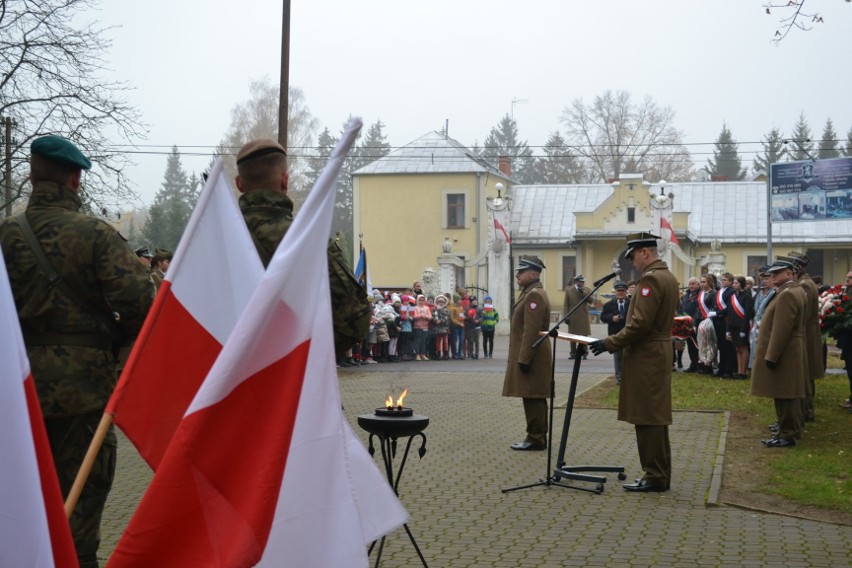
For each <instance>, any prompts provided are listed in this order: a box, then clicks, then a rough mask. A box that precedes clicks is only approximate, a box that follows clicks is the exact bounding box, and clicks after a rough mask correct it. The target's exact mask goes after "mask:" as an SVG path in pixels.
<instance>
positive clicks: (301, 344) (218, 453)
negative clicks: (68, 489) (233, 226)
mask: <svg viewBox="0 0 852 568" xmlns="http://www.w3.org/2000/svg"><path fill="white" fill-rule="evenodd" d="M360 128H361V121H360V120H357V119H356V120H354V121H353V122H352V123H351V124H350V126H349V127H348V128H347V130H346V132H345V133H344V135H343V136H342V137H341V141H340V142H339V143H338V146H337V147H336V148H335V150H334V152H332V155H331V157H330V159H329V163H328V165H327V166H326V168H325V170H324V171H323V173H322V175H321V176H320V178H319V180H318V181H317V183H316V185H315V186H314V189H313V190H312V191H311V193H310V196H309V197H308V200H307V201H306V202H305V204H304V205H303V207H302V209H301V211H300V213H299V215H298V216H297V217H296V220H295V221H294V223H293V225H292V226H291V228H290V230H289V231H288V232H287V234H286V236H285V237H284V240H283V241H282V242H281V244H280V246H279V247H278V250H277V251H276V253H275V255H274V256H273V258H272V260H271V262H270V264H269V266H268V268H267V270H266V273H265V274H264V275H263V278H262V279H261V281H260V283H259V285H258V287H257V290H256V291H255V293H254V294H253V295H252V296H251V298H250V300H249V302H248V305H247V306H246V308H245V310H244V311H243V313H242V315H241V316H240V317H239V319H238V321H237V323H236V326H235V327H234V329H233V333H231V334H230V337H229V339H228V340H227V342H226V343H225V345H224V347H223V348H222V352H221V354H220V355H219V357H218V358H217V360H216V362H215V364H214V365H213V368H212V369H211V370H210V373H209V375H208V376H207V378H206V379H205V380H204V383H203V384H202V386H201V388H200V389H199V391H198V394H197V395H196V396H195V398H194V399H193V401H192V403H191V404H190V406H189V408H188V409H187V410H186V413H185V415H184V417H183V419H182V420H181V423H180V424H179V425H178V428H177V430H176V432H175V434H174V436H173V439H172V442H171V443H170V444H169V445H168V447H167V449H166V452H165V454H164V455H163V458H162V460H161V462H160V464H159V467H158V468H157V471H156V473H155V475H154V479H153V481H152V483H151V486H150V487H149V488H148V491H147V492H146V494H145V496H144V497H143V499H142V503H141V504H140V506H139V509H138V510H137V512H136V514H135V515H134V517H133V518H132V519H131V521H130V525H129V526H128V528H127V530H126V531H125V533H124V535H123V536H122V538H121V540H120V541H119V543H118V547H117V548H116V550H115V552H114V553H113V555H112V558H111V559H110V563H109V565H108V566H109V567H112V568H116V567H118V568H121V567H128V566H140V567H142V566H144V567H148V566H158V567H170V566H175V567H177V566H181V567H183V566H229V567H230V566H256V565H257V566H281V565H288V566H311V567H320V568H322V567H331V566H362V567H366V566H367V565H368V559H367V544H368V543H370V542H371V541H373V540H375V539H376V538H377V537H379V536H381V535H382V534H386V533H387V532H389V531H391V530H393V529H394V528H396V527H398V526H400V525H401V524H402V523H403V522H404V521H405V519H406V513H405V510H404V509H403V508H402V506H401V504H400V503H399V501H398V500H397V498H396V496H395V495H394V493H393V490H392V489H391V487H390V484H389V483H388V482H387V480H386V479H385V478H384V477H383V475H382V474H381V472H380V471H379V469H378V467H377V466H376V465H375V462H373V461H372V458H370V456H369V455H368V454H367V451H366V449H364V447H363V445H362V444H360V443H355V442H354V441H353V437H354V433H352V432H351V430H350V429H349V427H348V423H347V422H346V420H345V418H344V416H343V412H342V410H341V399H340V392H339V389H338V383H337V371H336V365H335V361H334V340H333V334H332V325H331V306H330V302H329V301H328V297H329V285H328V264H327V260H326V242H327V240H328V235H329V232H330V229H331V219H332V213H333V209H334V199H335V187H336V182H337V177H338V175H339V173H340V169H341V167H342V164H343V160H344V159H345V158H346V155H347V152H348V150H349V148H350V147H351V146H352V144H353V142H354V140H355V137H356V136H357V134H358V132H359V131H360ZM365 463H369V464H370V466H371V467H369V468H366V467H363V466H362V465H359V464H365ZM363 500H370V502H369V503H363V502H362V501H363Z"/></svg>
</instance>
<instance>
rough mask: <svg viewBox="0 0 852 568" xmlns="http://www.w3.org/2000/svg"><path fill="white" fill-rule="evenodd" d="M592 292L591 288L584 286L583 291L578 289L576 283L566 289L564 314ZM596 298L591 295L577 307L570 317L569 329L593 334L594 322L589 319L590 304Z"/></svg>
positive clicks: (576, 332)
mask: <svg viewBox="0 0 852 568" xmlns="http://www.w3.org/2000/svg"><path fill="white" fill-rule="evenodd" d="M589 292H591V290H590V289H589V288H586V287H584V288H583V290H582V291H580V290H577V286H576V285H573V284H572V285H571V286H569V287H568V288H566V289H565V299H564V300H563V302H562V315H563V316H564V315H565V314H567V313H568V310H570V309H571V308H573V307H574V306H576V305H577V304H579V303H580V300H582V299H583V296H585V295H586V294H588V293H589ZM594 301H595V300H594V298H592V297H591V296H589V299H588V300H586V301H585V302H584V303H583V305H582V306H580V307H579V308H577V309H576V310H575V311H574V313H573V314H571V317H570V318H568V331H569V332H571V333H573V334H576V335H591V333H592V324H591V321H590V320H589V305H590V304H593V303H594Z"/></svg>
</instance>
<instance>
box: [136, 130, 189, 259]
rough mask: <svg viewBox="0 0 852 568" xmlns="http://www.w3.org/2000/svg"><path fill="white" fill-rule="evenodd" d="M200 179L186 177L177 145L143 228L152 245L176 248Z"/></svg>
mask: <svg viewBox="0 0 852 568" xmlns="http://www.w3.org/2000/svg"><path fill="white" fill-rule="evenodd" d="M198 191H199V179H198V177H197V176H196V175H195V174H193V176H192V178H187V175H186V171H184V169H183V164H182V163H181V159H180V152H178V149H177V146H174V147H172V152H171V154H169V157H168V158H167V160H166V173H165V175H164V176H163V183H162V185H161V186H160V189H159V190H158V191H157V195H156V196H154V203H153V204H152V205H151V207H150V209H149V210H148V222H147V223H145V228H144V229H143V230H142V232H143V234H144V235H145V240H146V241H147V242H148V244H149V246H151V247H154V248H164V249H168V250H171V251H174V250H175V247H177V244H178V241H180V237H181V235H182V234H183V230H184V228H185V227H186V223H187V221H188V220H189V215H190V213H192V208H193V207H194V206H195V202H196V201H197V199H198Z"/></svg>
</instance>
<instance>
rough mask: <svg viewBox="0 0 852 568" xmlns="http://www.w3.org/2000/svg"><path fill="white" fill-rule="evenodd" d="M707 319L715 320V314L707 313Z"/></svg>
mask: <svg viewBox="0 0 852 568" xmlns="http://www.w3.org/2000/svg"><path fill="white" fill-rule="evenodd" d="M707 317H708V318H715V317H716V312H707Z"/></svg>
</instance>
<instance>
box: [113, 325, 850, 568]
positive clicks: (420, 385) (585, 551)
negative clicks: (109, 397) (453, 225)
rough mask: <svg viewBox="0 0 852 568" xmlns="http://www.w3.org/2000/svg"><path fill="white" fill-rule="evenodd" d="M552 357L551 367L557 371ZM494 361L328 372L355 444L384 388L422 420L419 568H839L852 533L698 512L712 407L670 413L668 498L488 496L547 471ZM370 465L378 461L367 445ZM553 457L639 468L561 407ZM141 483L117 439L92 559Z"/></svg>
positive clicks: (612, 441)
mask: <svg viewBox="0 0 852 568" xmlns="http://www.w3.org/2000/svg"><path fill="white" fill-rule="evenodd" d="M501 356H502V358H501ZM558 361H559V360H558ZM563 362H564V363H565V364H564V365H560V366H559V367H558V368H560V369H562V368H570V367H568V364H569V362H567V361H563ZM584 365H586V363H585V362H584ZM609 365H611V362H606V358H605V357H602V358H600V359H599V360H598V361H597V362H592V360H591V359H590V363H589V365H588V367H589V368H590V369H589V370H590V371H591V372H588V373H582V374H581V375H580V381H579V391H580V392H582V391H583V390H585V389H587V388H589V387H591V386H593V385H594V384H597V383H598V382H600V381H601V380H603V379H605V378H606V377H607V375H608V374H610V373H608V372H607V370H608V369H609ZM504 366H505V344H504V341H501V340H499V339H498V345H497V346H496V349H495V358H494V359H491V360H485V361H483V360H481V359H480V360H479V361H461V362H436V361H430V362H422V363H417V362H412V363H398V364H379V365H371V366H369V367H361V368H354V370H353V369H342V370H341V371H340V386H341V393H342V397H343V402H344V406H345V412H346V415H347V417H348V418H349V420H350V423H351V424H352V426H353V428H354V430H355V431H356V433H358V434H359V435H360V436H361V437H362V439H363V440H364V443H365V445H366V444H367V434H366V433H365V432H363V431H362V430H361V429H360V428H358V426H357V416H358V415H359V414H365V413H370V412H372V409H374V408H375V407H376V406H380V405H381V403H382V401H383V400H384V398H385V397H386V396H387V394H388V392H389V390H391V389H399V388H400V387H408V388H409V389H410V390H411V394H410V396H409V398H408V399H407V404H406V405H407V406H408V405H410V406H411V407H413V408H414V411H415V412H416V413H418V414H425V415H427V416H429V418H430V424H429V426H428V428H427V429H426V430H425V434H426V437H427V444H426V450H427V451H426V454H425V456H424V457H423V458H422V459H419V458H418V457H417V453H416V449H417V448H419V442H418V441H415V443H414V445H413V447H412V450H411V454H410V455H409V458H408V461H407V463H406V466H405V471H404V473H403V475H402V479H401V482H400V485H399V494H400V499H401V500H402V503H403V504H404V505H405V507H406V509H407V510H408V511H409V513H410V519H409V527H410V528H411V531H412V533H413V535H414V537H415V539H416V540H417V543H418V545H419V546H420V548H421V550H422V551H423V554H424V556H425V558H426V560H427V562H428V563H429V566H431V567H433V568H435V567H437V568H445V567H446V568H462V567H477V568H479V567H495V568H497V567H506V568H509V567H526V566H529V567H558V566H584V567H609V566H636V567H644V566H677V567H679V566H701V567H704V566H707V567H711V566H712V567H723V566H724V567H727V566H730V567H739V566H748V567H761V566H765V567H777V566H820V567H848V566H850V564H852V561H851V560H850V557H852V527H848V526H840V525H832V524H828V523H819V522H813V521H807V520H801V519H797V518H792V517H786V516H781V515H775V514H768V513H759V512H753V511H744V510H740V509H737V508H732V507H725V506H721V507H708V506H707V505H706V498H707V495H708V491H709V488H710V483H711V477H712V474H713V469H714V461H715V458H716V452H717V450H718V448H719V444H720V438H721V432H722V430H723V427H724V414H722V413H708V412H678V413H675V417H674V424H673V426H672V428H671V441H672V453H673V456H674V471H673V480H672V490H671V491H670V492H667V493H653V494H646V495H637V494H629V493H626V492H624V491H623V490H622V488H621V482H619V481H618V480H617V479H616V476H615V475H614V474H609V475H608V481H607V482H606V484H605V490H604V492H603V493H602V494H599V495H598V494H594V493H589V492H585V491H580V490H575V489H566V488H562V487H558V486H553V485H552V486H550V487H534V488H530V489H522V490H518V491H513V492H509V493H502V492H501V489H506V488H511V487H516V486H519V485H526V484H530V483H535V482H537V481H539V480H541V479H543V478H544V477H546V475H547V473H548V472H547V467H546V465H547V452H514V451H511V450H509V445H510V444H511V443H513V442H516V441H519V440H521V439H522V438H523V434H524V418H523V408H522V406H521V401H520V400H519V399H508V398H503V397H501V396H500V392H501V388H502V380H503V378H502V377H503V376H502V370H503V367H504ZM569 384H570V375H569V374H568V373H561V372H560V373H557V376H556V385H557V387H556V401H557V409H556V410H555V424H556V428H555V437H554V449H553V459H554V462H555V459H556V453H557V447H558V443H559V436H560V435H561V431H562V423H563V417H564V413H565V410H564V408H558V406H559V403H560V402H561V403H562V404H563V405H564V402H565V400H566V399H567V393H568V387H569ZM401 451H402V444H400V447H399V449H398V452H401ZM376 457H377V459H380V457H379V452H378V451H377V456H376ZM758 457H759V456H758ZM565 460H566V462H567V463H568V464H569V465H580V464H588V463H593V464H606V465H623V466H625V468H626V470H625V471H626V474H627V476H628V480H632V479H633V478H634V477H636V476H638V475H639V474H640V473H641V472H640V468H639V462H638V457H637V455H636V442H635V437H634V432H633V428H632V426H630V425H629V424H625V423H622V422H618V421H617V420H616V418H615V411H614V410H592V409H576V410H575V411H574V413H573V421H572V424H571V429H570V437H569V441H568V450H567V451H566V456H565ZM395 465H397V466H398V465H399V455H398V456H397V461H396V464H395ZM149 481H150V472H149V471H148V469H147V467H146V466H145V465H144V463H143V462H142V461H141V460H140V459H139V457H138V455H137V454H136V452H135V450H134V449H133V447H132V446H131V445H130V444H129V442H128V441H127V440H126V439H121V440H120V445H119V468H118V474H117V478H116V483H115V486H114V488H113V491H112V494H111V496H110V501H109V503H108V506H107V511H106V515H105V519H104V522H103V526H102V529H103V544H102V546H101V553H102V555H103V558H104V559H105V558H106V557H108V555H109V553H110V552H111V551H112V549H113V548H114V546H115V543H116V542H117V540H118V537H119V536H120V534H121V531H122V530H123V528H124V526H126V524H127V522H128V520H129V518H130V516H131V515H132V513H133V510H134V508H135V507H136V504H137V503H138V501H139V499H140V497H141V495H142V493H143V492H144V489H145V487H146V486H147V484H148V482H149ZM570 483H573V484H575V485H580V486H584V487H588V488H593V487H594V486H593V485H592V484H588V483H583V482H570ZM372 558H373V559H374V558H375V552H374V553H373V557H372ZM371 565H372V563H371ZM420 565H421V564H420V561H419V559H418V558H417V555H416V553H415V551H414V548H413V547H412V545H411V543H410V542H409V540H408V537H407V536H406V534H405V532H404V531H403V530H402V529H400V530H397V531H395V532H393V533H391V535H389V536H388V538H387V542H386V545H385V547H384V551H383V554H382V561H381V566H386V567H409V566H420Z"/></svg>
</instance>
